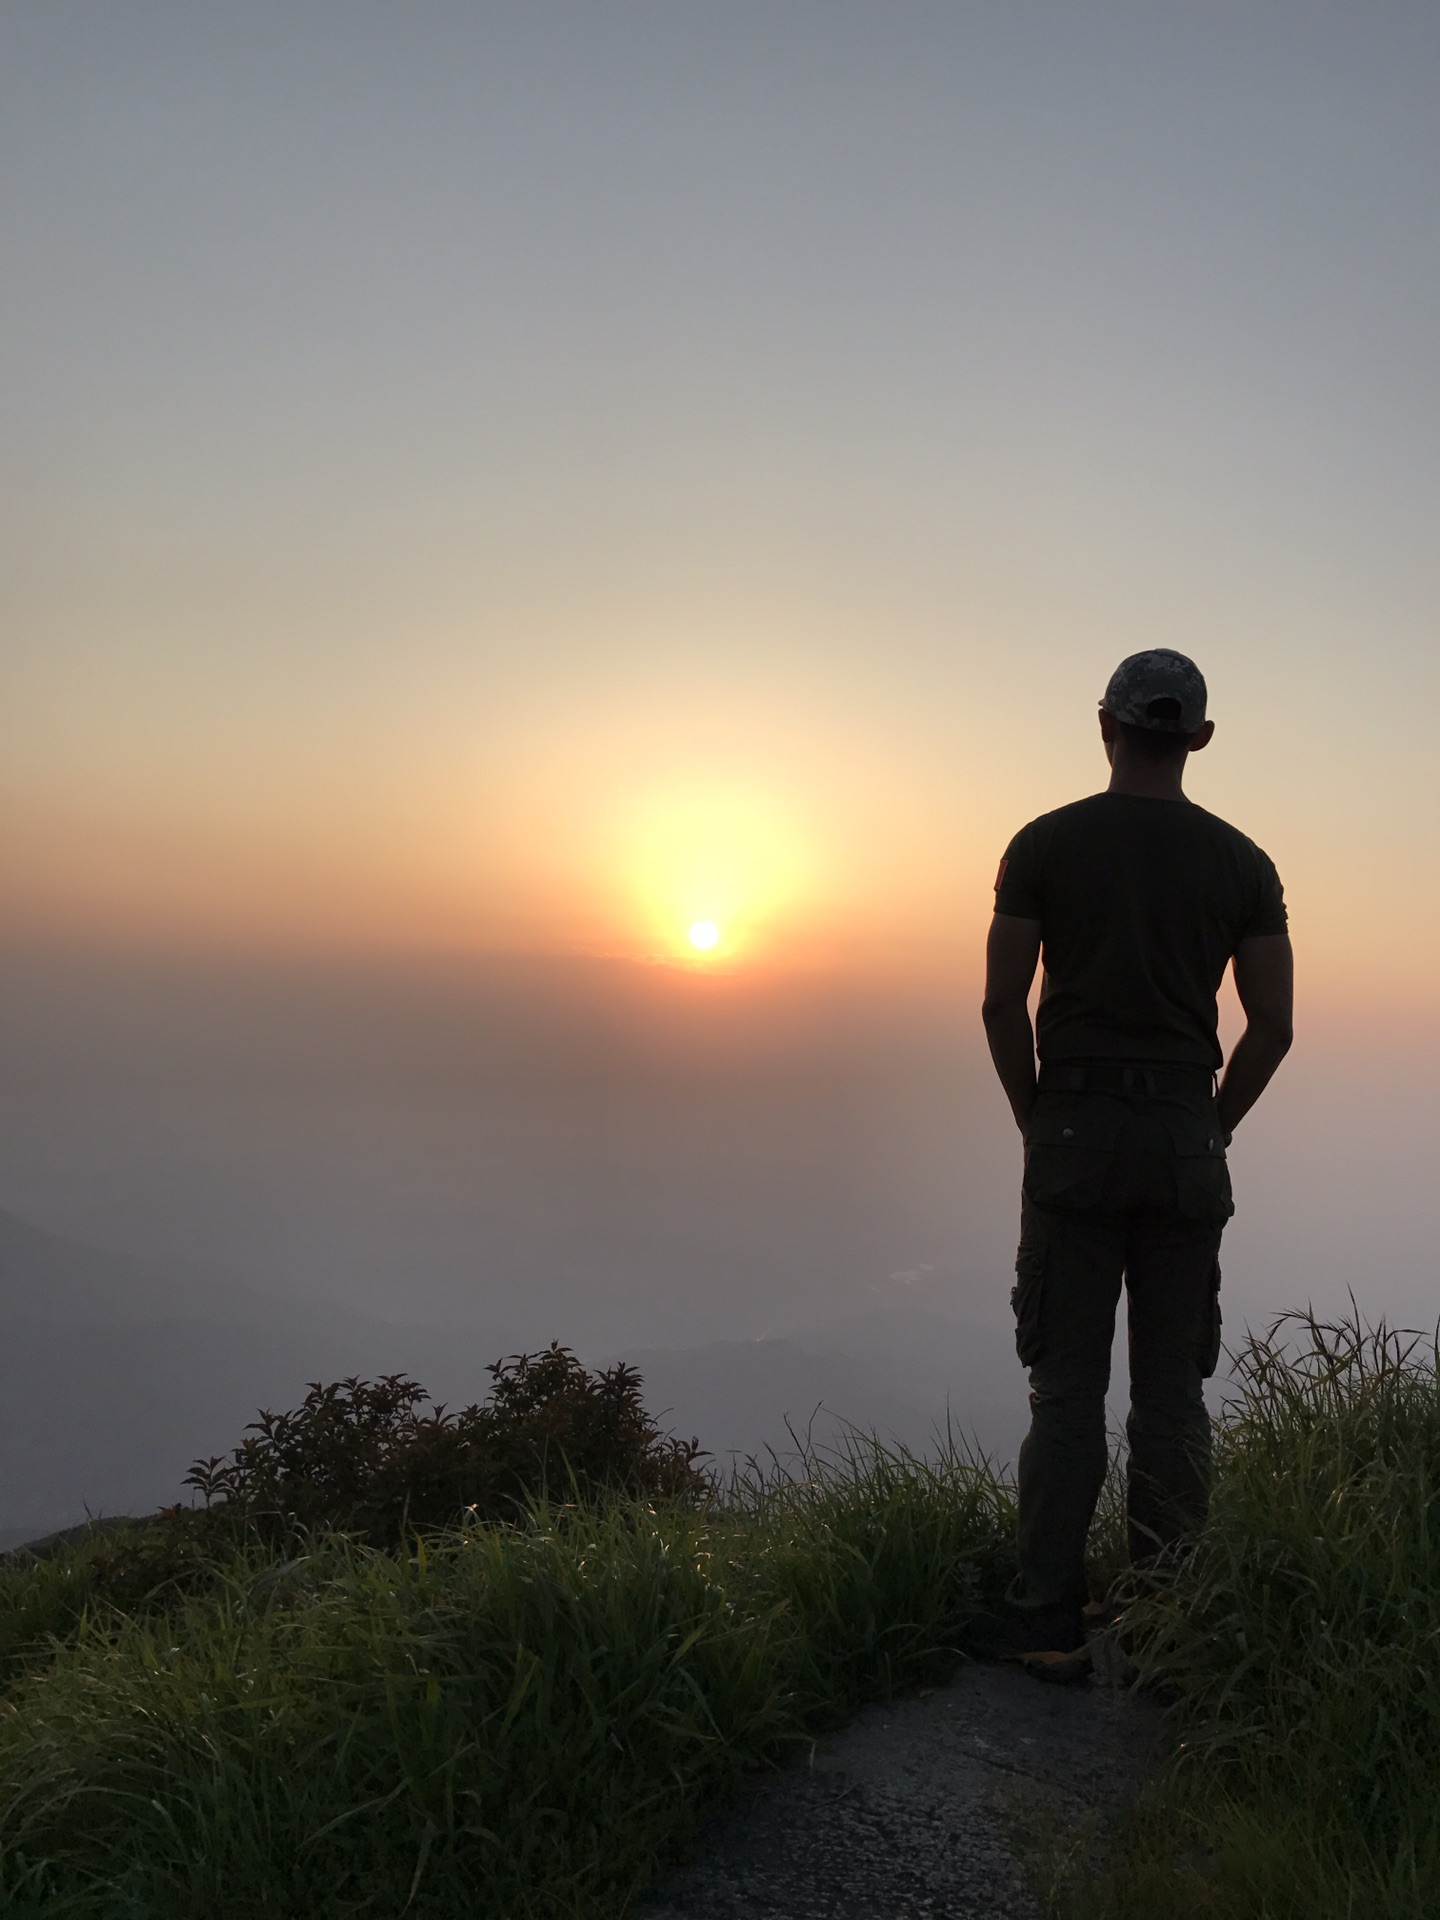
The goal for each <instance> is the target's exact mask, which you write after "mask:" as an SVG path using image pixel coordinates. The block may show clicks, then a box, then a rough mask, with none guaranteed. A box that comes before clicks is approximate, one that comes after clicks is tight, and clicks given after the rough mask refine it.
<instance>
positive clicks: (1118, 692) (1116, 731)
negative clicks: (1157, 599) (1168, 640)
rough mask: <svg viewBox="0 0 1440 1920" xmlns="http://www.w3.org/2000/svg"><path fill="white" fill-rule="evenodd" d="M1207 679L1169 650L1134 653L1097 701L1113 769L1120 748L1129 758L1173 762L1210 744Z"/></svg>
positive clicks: (1212, 726)
mask: <svg viewBox="0 0 1440 1920" xmlns="http://www.w3.org/2000/svg"><path fill="white" fill-rule="evenodd" d="M1205 700H1206V691H1205V676H1204V675H1203V674H1202V673H1201V671H1200V669H1199V668H1198V667H1197V666H1196V664H1195V662H1194V661H1193V660H1190V659H1187V657H1186V656H1185V655H1184V654H1183V653H1176V652H1174V651H1173V649H1171V648H1170V647H1151V648H1150V649H1149V650H1148V651H1147V652H1145V653H1132V654H1131V655H1130V656H1129V657H1128V658H1127V659H1124V660H1122V661H1121V662H1120V664H1119V666H1118V667H1117V668H1116V669H1115V671H1114V673H1112V674H1111V676H1110V684H1109V685H1108V686H1107V687H1106V689H1105V697H1104V699H1103V700H1102V701H1101V702H1100V733H1101V737H1102V738H1103V740H1104V742H1105V751H1106V755H1107V757H1108V758H1109V759H1110V761H1111V763H1112V764H1113V762H1114V758H1115V749H1116V747H1117V746H1119V747H1120V748H1121V750H1122V752H1123V753H1124V754H1125V756H1126V757H1127V758H1133V759H1135V760H1142V761H1144V760H1148V761H1152V762H1154V761H1158V762H1161V763H1164V762H1173V763H1175V764H1176V765H1183V763H1184V760H1185V756H1186V755H1187V754H1189V753H1198V752H1199V750H1200V749H1201V748H1202V747H1205V746H1208V745H1209V744H1210V736H1211V735H1212V734H1213V733H1214V731H1215V723H1214V721H1213V720H1207V719H1206V718H1205Z"/></svg>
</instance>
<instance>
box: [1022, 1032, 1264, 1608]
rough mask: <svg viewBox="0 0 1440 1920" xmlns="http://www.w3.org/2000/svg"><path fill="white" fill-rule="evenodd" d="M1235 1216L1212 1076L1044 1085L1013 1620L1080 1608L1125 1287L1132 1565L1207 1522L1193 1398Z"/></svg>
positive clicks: (1204, 1370)
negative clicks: (1024, 1613) (1227, 1231)
mask: <svg viewBox="0 0 1440 1920" xmlns="http://www.w3.org/2000/svg"><path fill="white" fill-rule="evenodd" d="M1233 1211H1234V1206H1233V1203H1232V1200H1231V1193H1230V1176H1229V1171H1228V1169H1227V1167H1226V1164H1225V1148H1224V1137H1223V1133H1222V1130H1221V1127H1220V1125H1219V1122H1218V1120H1217V1118H1216V1113H1215V1104H1214V1085H1213V1080H1212V1078H1211V1076H1210V1075H1209V1074H1208V1073H1205V1072H1204V1071H1203V1070H1201V1069H1190V1068H1175V1067H1164V1068H1162V1067H1154V1068H1150V1067H1145V1066H1141V1065H1134V1066H1128V1065H1122V1064H1121V1063H1119V1062H1100V1063H1095V1064H1093V1065H1089V1066H1065V1067H1062V1068H1057V1069H1055V1070H1053V1071H1052V1070H1051V1069H1049V1068H1042V1071H1041V1081H1040V1091H1039V1092H1038V1094H1037V1097H1036V1103H1035V1109H1034V1113H1033V1115H1032V1116H1031V1120H1030V1124H1029V1126H1028V1127H1027V1128H1026V1131H1025V1179H1024V1186H1023V1190H1022V1200H1021V1224H1020V1249H1019V1253H1018V1254H1017V1256H1016V1261H1015V1291H1014V1293H1013V1295H1012V1303H1013V1305H1014V1309H1015V1342H1016V1347H1017V1349H1018V1351H1019V1355H1020V1360H1021V1363H1022V1364H1023V1365H1024V1366H1025V1367H1027V1368H1028V1369H1029V1375H1030V1410H1031V1423H1030V1431H1029V1434H1028V1436H1027V1437H1026V1439H1025V1441H1024V1444H1023V1445H1022V1446H1021V1449H1020V1465H1019V1558H1020V1575H1019V1579H1018V1580H1017V1582H1016V1586H1015V1588H1014V1589H1012V1599H1013V1600H1015V1601H1016V1602H1017V1603H1018V1604H1019V1605H1021V1606H1022V1607H1036V1608H1042V1607H1044V1608H1048V1607H1056V1606H1062V1607H1068V1606H1075V1605H1081V1606H1083V1605H1084V1603H1085V1599H1086V1590H1085V1541H1086V1535H1087V1533H1088V1531H1089V1527H1090V1521H1091V1518H1092V1516H1093V1514H1094V1511H1095V1505H1096V1501H1097V1500H1098V1498H1099V1494H1100V1489H1101V1486H1102V1485H1103V1483H1104V1479H1105V1470H1106V1465H1107V1462H1108V1447H1107V1440H1106V1429H1105V1393H1106V1389H1107V1387H1108V1386H1109V1383H1110V1350H1111V1346H1112V1344H1113V1342H1114V1334H1115V1310H1116V1306H1117V1304H1118V1302H1119V1297H1120V1288H1121V1284H1122V1281H1123V1283H1124V1286H1125V1288H1126V1292H1127V1295H1128V1302H1129V1316H1128V1317H1129V1345H1130V1416H1129V1420H1128V1422H1127V1424H1126V1435H1127V1438H1128V1441H1129V1465H1128V1479H1127V1517H1128V1531H1129V1543H1130V1553H1131V1557H1132V1559H1134V1560H1136V1561H1140V1560H1143V1559H1144V1558H1146V1557H1147V1556H1148V1555H1150V1554H1152V1553H1153V1552H1154V1551H1155V1550H1156V1549H1157V1548H1158V1547H1160V1546H1163V1545H1166V1544H1168V1543H1169V1542H1171V1541H1173V1540H1175V1539H1177V1538H1179V1537H1181V1536H1182V1535H1184V1534H1186V1533H1188V1532H1190V1531H1192V1530H1194V1529H1195V1528H1197V1527H1198V1526H1199V1525H1200V1524H1201V1523H1202V1522H1203V1521H1204V1518H1205V1513H1206V1508H1207V1502H1208V1497H1209V1465H1210V1422H1209V1417H1208V1415H1207V1413H1206V1409H1205V1401H1204V1382H1205V1380H1206V1379H1207V1378H1208V1377H1209V1376H1210V1375H1211V1374H1212V1373H1213V1372H1214V1371H1215V1366H1216V1363H1217V1360H1218V1358H1219V1353H1220V1297H1219V1296H1220V1265H1219V1252H1220V1235H1221V1232H1222V1230H1223V1228H1224V1224H1225V1222H1226V1220H1227V1219H1228V1218H1229V1217H1230V1215H1231V1213H1233Z"/></svg>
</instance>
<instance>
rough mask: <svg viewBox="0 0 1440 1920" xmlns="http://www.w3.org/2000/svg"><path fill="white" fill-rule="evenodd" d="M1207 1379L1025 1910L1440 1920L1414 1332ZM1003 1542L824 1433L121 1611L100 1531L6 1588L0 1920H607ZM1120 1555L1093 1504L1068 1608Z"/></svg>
mask: <svg viewBox="0 0 1440 1920" xmlns="http://www.w3.org/2000/svg"><path fill="white" fill-rule="evenodd" d="M1238 1374H1239V1390H1238V1394H1237V1398H1236V1400H1235V1402H1234V1404H1233V1405H1232V1406H1231V1407H1230V1408H1229V1409H1228V1411H1227V1413H1226V1416H1225V1418H1224V1420H1223V1422H1222V1423H1221V1426H1220V1429H1219V1432H1218V1434H1217V1472H1216V1488H1215V1497H1214V1502H1213V1509H1212V1515H1211V1519H1210V1522H1209V1525H1208V1526H1207V1528H1206V1531H1205V1533H1204V1535H1203V1536H1202V1538H1201V1539H1200V1540H1199V1541H1198V1542H1197V1543H1196V1544H1195V1546H1194V1548H1193V1550H1191V1551H1190V1552H1188V1553H1187V1554H1184V1555H1177V1556H1175V1557H1173V1558H1172V1559H1171V1560H1170V1561H1169V1562H1168V1563H1167V1564H1165V1565H1163V1566H1161V1567H1159V1568H1158V1569H1156V1570H1155V1571H1154V1572H1153V1574H1152V1575H1151V1576H1150V1577H1149V1579H1148V1581H1147V1583H1146V1586H1145V1590H1144V1591H1143V1592H1141V1593H1140V1595H1139V1597H1138V1598H1137V1599H1136V1600H1135V1602H1134V1604H1133V1606H1132V1608H1131V1610H1130V1613H1129V1616H1128V1619H1127V1622H1126V1629H1125V1630H1126V1631H1127V1633H1128V1634H1129V1636H1130V1638H1131V1641H1132V1643H1133V1645H1134V1646H1135V1648H1136V1650H1137V1654H1138V1658H1139V1660H1140V1663H1141V1667H1142V1671H1143V1677H1144V1680H1145V1682H1146V1684H1148V1685H1149V1686H1150V1687H1151V1688H1152V1689H1154V1690H1155V1691H1156V1692H1157V1693H1158V1694H1159V1696H1160V1697H1161V1698H1163V1699H1164V1700H1165V1701H1166V1702H1167V1704H1168V1711H1169V1715H1170V1724H1171V1726H1172V1728H1173V1733H1174V1758H1173V1760H1172V1762H1171V1764H1170V1765H1169V1767H1168V1768H1167V1770H1166V1772H1165V1774H1164V1776H1163V1777H1162V1779H1161V1780H1160V1781H1159V1782H1158V1784H1157V1786H1156V1788H1155V1790H1154V1791H1153V1792H1152V1794H1151V1795H1150V1796H1149V1797H1148V1799H1147V1801H1146V1803H1145V1804H1143V1805H1142V1806H1141V1807H1140V1809H1139V1810H1138V1811H1137V1812H1136V1813H1135V1815H1134V1816H1133V1818H1131V1819H1130V1820H1129V1821H1128V1823H1127V1824H1125V1825H1123V1826H1122V1827H1121V1829H1120V1830H1119V1831H1118V1833H1112V1834H1109V1835H1106V1836H1103V1837H1102V1838H1101V1839H1100V1840H1098V1841H1095V1842H1094V1843H1093V1844H1092V1843H1091V1841H1090V1840H1089V1839H1085V1838H1083V1837H1082V1844H1081V1847H1080V1851H1079V1856H1078V1869H1079V1870H1077V1862H1076V1861H1075V1860H1072V1861H1071V1863H1070V1867H1069V1869H1068V1870H1067V1871H1065V1872H1064V1873H1063V1874H1060V1875H1059V1876H1058V1882H1057V1888H1056V1890H1055V1892H1054V1894H1053V1900H1054V1911H1055V1912H1056V1914H1058V1915H1062V1916H1064V1920H1158V1917H1159V1916H1165V1917H1166V1920H1170V1917H1171V1916H1173V1917H1174V1920H1291V1916H1294V1917H1295V1920H1299V1916H1301V1915H1303V1916H1304V1917H1305V1920H1416V1917H1417V1916H1423V1915H1426V1914H1431V1913H1440V1387H1437V1378H1436V1352H1435V1347H1434V1344H1433V1343H1420V1342H1419V1341H1417V1340H1416V1339H1414V1338H1413V1337H1410V1336H1400V1335H1397V1334H1394V1333H1392V1332H1389V1331H1387V1330H1386V1329H1385V1328H1383V1327H1381V1328H1379V1329H1378V1330H1367V1329H1365V1328H1364V1327H1362V1326H1361V1325H1360V1324H1359V1323H1358V1321H1357V1320H1354V1319H1352V1320H1351V1321H1350V1322H1349V1323H1346V1324H1343V1325H1339V1326H1325V1325H1321V1324H1319V1323H1317V1322H1315V1321H1314V1320H1311V1319H1301V1320H1295V1319H1293V1318H1292V1319H1291V1320H1289V1321H1287V1322H1284V1323H1281V1324H1280V1325H1278V1326H1277V1327H1276V1329H1274V1330H1273V1331H1272V1333H1271V1335H1270V1336H1269V1337H1268V1338H1262V1339H1252V1340H1251V1341H1250V1342H1249V1343H1248V1345H1247V1346H1246V1348H1245V1349H1244V1351H1243V1352H1242V1353H1241V1355H1240V1356H1239V1359H1238ZM1012 1529H1013V1501H1012V1496H1011V1492H1010V1490H1009V1488H1008V1487H1007V1486H1006V1485H1005V1484H1004V1483H1003V1482H1002V1481H1000V1480H999V1479H997V1477H996V1476H995V1475H994V1474H993V1473H992V1472H991V1470H990V1469H989V1467H988V1465H987V1464H986V1463H985V1462H984V1461H979V1460H973V1459H970V1458H968V1457H967V1456H966V1455H965V1454H964V1453H963V1452H960V1451H958V1450H955V1449H951V1450H950V1451H949V1453H948V1454H946V1455H945V1456H944V1457H942V1458H941V1459H939V1460H937V1461H934V1462H930V1463H926V1462H923V1461H919V1460H916V1459H913V1458H911V1457H910V1456H908V1455H906V1454H903V1453H892V1452H887V1451H886V1450H885V1449H883V1448H881V1447H879V1446H877V1445H875V1444H873V1443H867V1442H861V1441H858V1440H857V1441H856V1442H855V1443H854V1444H853V1446H852V1447H851V1448H850V1449H849V1451H848V1452H846V1453H843V1454H841V1455H839V1456H837V1457H832V1458H829V1459H826V1460H824V1461H817V1460H811V1461H809V1462H808V1463H807V1464H806V1465H805V1466H804V1467H803V1468H802V1469H801V1470H800V1471H799V1472H796V1473H792V1474H788V1475H786V1474H781V1473H778V1472H777V1473H771V1474H770V1475H769V1476H766V1475H763V1474H760V1473H758V1472H757V1473H754V1474H752V1475H751V1476H750V1477H749V1478H748V1479H745V1480H742V1481H739V1482H737V1483H735V1484H734V1485H732V1486H731V1487H729V1488H728V1489H727V1490H725V1492H724V1493H723V1494H717V1496H716V1497H714V1498H713V1499H711V1500H710V1501H709V1502H708V1503H707V1504H705V1505H703V1506H697V1505H695V1504H694V1503H691V1504H688V1505H687V1504H684V1503H675V1504H671V1505H663V1504H655V1505H646V1504H644V1503H642V1502H637V1501H634V1500H631V1501H629V1502H622V1503H620V1504H618V1505H613V1506H611V1507H610V1508H609V1509H607V1510H600V1509H594V1508H586V1507H584V1506H580V1505H576V1506H571V1507H544V1506H537V1507H536V1508H535V1509H534V1511H533V1513H532V1515H531V1519H530V1521H529V1523H528V1524H527V1525H524V1526H517V1527H510V1528H477V1529H475V1530H474V1531H473V1532H470V1533H466V1534H462V1533H454V1532H452V1533H434V1534H430V1535H427V1536H425V1537H424V1539H423V1541H422V1542H417V1543H415V1544H414V1546H413V1550H411V1551H396V1552H389V1551H382V1550H380V1549H377V1548H372V1547H366V1546H363V1545H361V1544H359V1543H358V1542H356V1541H355V1540H353V1539H347V1538H346V1537H344V1536H340V1535H335V1534H330V1535H317V1536H315V1537H314V1538H313V1539H312V1540H311V1541H310V1542H309V1544H308V1546H307V1547H306V1548H305V1550H304V1551H299V1552H291V1553H290V1554H289V1557H288V1558H281V1557H279V1556H278V1555H277V1554H275V1553H273V1552H270V1553H266V1552H263V1551H261V1550H260V1549H259V1548H255V1549H252V1550H251V1551H249V1552H248V1553H246V1552H242V1553H237V1554H232V1555H231V1556H230V1557H229V1558H228V1559H227V1560H225V1561H223V1563H220V1564H217V1565H216V1566H215V1567H214V1568H213V1569H212V1570H210V1572H209V1573H208V1574H207V1575H206V1577H205V1578H204V1579H203V1580H201V1581H199V1582H197V1581H196V1579H195V1570H194V1568H193V1567H187V1568H186V1569H185V1578H184V1579H183V1580H181V1581H180V1582H179V1583H178V1584H177V1583H171V1584H170V1585H168V1586H163V1587H161V1588H159V1589H157V1590H155V1591H153V1592H151V1593H150V1594H149V1595H148V1596H147V1597H143V1598H140V1599H133V1598H132V1599H128V1600H127V1603H126V1604H125V1606H124V1607H123V1608H122V1607H117V1606H115V1605H113V1604H112V1603H111V1601H110V1600H109V1599H107V1597H106V1596H107V1594H113V1592H114V1591H115V1589H114V1586H113V1581H112V1582H111V1583H110V1584H108V1585H107V1579H108V1576H107V1571H106V1569H107V1566H109V1565H113V1564H114V1561H113V1559H112V1561H110V1562H107V1561H106V1559H105V1557H104V1554H105V1551H106V1550H105V1548H104V1546H103V1543H101V1544H97V1543H84V1544H82V1545H81V1546H79V1547H77V1548H75V1549H73V1550H71V1551H70V1552H69V1553H67V1554H62V1555H59V1556H57V1557H56V1558H55V1559H53V1560H50V1561H45V1562H39V1563H36V1564H32V1565H27V1564H25V1563H23V1562H12V1563H10V1564H9V1565H8V1567H6V1568H5V1569H4V1570H0V1678H3V1681H4V1685H5V1689H6V1690H5V1693H4V1696H3V1699H0V1910H3V1911H4V1912H6V1913H7V1914H17V1915H25V1914H34V1915H37V1916H39V1915H45V1916H62V1915H100V1914H103V1915H105V1916H107V1920H111V1917H113V1920H128V1917H129V1916H135V1917H136V1920H138V1917H139V1916H150V1915H157V1916H201V1915H204V1916H205V1917H206V1920H288V1917H289V1916H296V1917H297V1920H298V1916H300V1915H304V1916H306V1920H312V1917H313V1920H338V1916H342V1915H362V1914H373V1915H377V1916H382V1915H383V1916H395V1915H400V1914H414V1915H416V1916H428V1917H431V1920H448V1917H449V1916H452V1915H454V1916H459V1915H460V1914H465V1915H466V1916H471V1915H473V1914H475V1913H476V1912H483V1913H487V1914H495V1915H504V1916H506V1920H551V1917H553V1920H566V1917H567V1916H577V1917H578V1916H580V1915H585V1916H587V1920H603V1916H606V1915H612V1916H617V1917H618V1916H620V1915H622V1914H623V1913H624V1912H625V1911H626V1910H627V1908H628V1907H629V1906H630V1905H631V1904H632V1903H633V1900H634V1897H635V1895H636V1894H637V1892H638V1891H639V1890H640V1889H641V1888H643V1887H644V1886H646V1885H647V1884H649V1883H650V1882H651V1881H652V1880H653V1878H654V1877H655V1875H656V1873H657V1872H658V1871H659V1870H660V1869H661V1868H662V1867H663V1865H664V1863H665V1862H666V1861H668V1860H670V1859H673V1858H674V1857H675V1855H676V1853H677V1852H678V1851H680V1850H681V1849H683V1847H684V1846H685V1844H686V1842H687V1840H688V1839H689V1838H690V1836H691V1835H692V1834H693V1833H694V1831H695V1827H696V1823H697V1820H698V1818H699V1816H700V1814H701V1813H702V1812H703V1811H704V1810H705V1809H706V1808H707V1807H708V1806H710V1805H711V1804H713V1803H714V1801H715V1799H716V1798H717V1796H720V1795H722V1794H723V1793H724V1792H725V1791H726V1790H727V1789H728V1788H730V1787H731V1786H733V1785H734V1783H735V1782H736V1781H737V1779H738V1778H739V1777H740V1775H741V1774H742V1773H744V1772H745V1771H746V1770H748V1769H750V1768H752V1767H754V1766H755V1765H756V1764H759V1763H763V1762H765V1761H768V1760H773V1759H775V1758H778V1757H783V1756H784V1754H785V1753H786V1752H787V1751H793V1750H794V1749H795V1748H796V1746H797V1745H798V1744H801V1743H804V1742H806V1741H808V1740H810V1739H812V1738H813V1737H814V1736H815V1734H816V1733H818V1732H819V1731H820V1730H822V1729H823V1728H825V1727H827V1726H829V1725H832V1724H834V1723H836V1722H837V1721H839V1720H841V1719H843V1718H844V1717H845V1716H846V1715H847V1714H848V1713H849V1712H850V1711H851V1710H853V1708H854V1707H855V1706H856V1705H857V1704H858V1703H860V1702H861V1701H864V1700H866V1699H870V1698H874V1697H877V1696H880V1695H883V1694H885V1693H888V1692H891V1691H893V1690H896V1689H899V1688H903V1687H906V1686H909V1685H913V1684H914V1683H916V1682H917V1681H920V1680H922V1679H925V1678H928V1677H932V1676H933V1675H935V1674H936V1673H937V1672H939V1671H943V1669H944V1667H945V1666H946V1665H947V1664H948V1662H949V1660H950V1659H951V1658H952V1655H951V1649H953V1647H954V1646H955V1644H956V1641H957V1638H958V1637H959V1635H960V1632H961V1629H962V1627H963V1623H964V1620H965V1618H966V1616H967V1615H968V1614H969V1613H970V1612H971V1611H972V1609H973V1608H974V1607H975V1606H976V1605H977V1604H986V1603H988V1602H989V1601H991V1600H992V1599H993V1598H994V1597H995V1596H996V1594H997V1593H998V1591H999V1589H1000V1587H1001V1586H1002V1585H1003V1583H1004V1580H1005V1578H1006V1576H1007V1573H1008V1570H1009V1561H1010V1557H1011V1533H1012ZM1120 1538H1121V1515H1120V1512H1119V1508H1118V1505H1117V1503H1116V1495H1115V1487H1114V1485H1112V1487H1111V1489H1110V1490H1109V1491H1108V1493H1107V1497H1106V1502H1105V1503H1104V1505H1103V1507H1102V1513H1101V1516H1100V1520H1099V1523H1098V1525H1097V1530H1096V1535H1095V1548H1096V1561H1095V1567H1094V1573H1095V1576H1096V1579H1097V1582H1098V1583H1100V1584H1103V1583H1104V1581H1105V1579H1106V1578H1108V1575H1109V1573H1110V1572H1111V1571H1112V1570H1113V1566H1114V1563H1115V1555H1116V1551H1117V1543H1118V1542H1119V1540H1120ZM144 1563H145V1562H144V1555H143V1553H142V1554H140V1555H139V1557H138V1561H137V1559H136V1556H135V1555H133V1554H132V1555H131V1557H130V1559H129V1560H127V1561H124V1562H123V1564H125V1565H126V1566H130V1567H132V1568H133V1566H134V1565H136V1564H139V1565H142V1566H143V1565H144ZM1063 1841H1064V1836H1059V1842H1060V1844H1059V1846H1058V1851H1056V1853H1055V1857H1057V1858H1058V1857H1060V1856H1061V1855H1062V1854H1063V1851H1064V1847H1063ZM1086 1848H1088V1849H1089V1850H1088V1852H1087V1851H1086Z"/></svg>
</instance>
